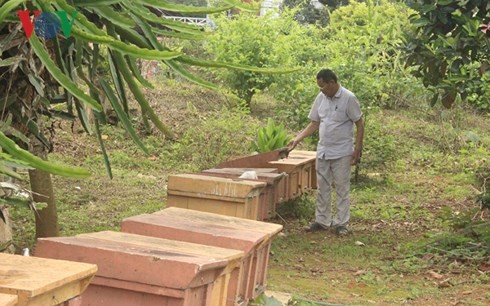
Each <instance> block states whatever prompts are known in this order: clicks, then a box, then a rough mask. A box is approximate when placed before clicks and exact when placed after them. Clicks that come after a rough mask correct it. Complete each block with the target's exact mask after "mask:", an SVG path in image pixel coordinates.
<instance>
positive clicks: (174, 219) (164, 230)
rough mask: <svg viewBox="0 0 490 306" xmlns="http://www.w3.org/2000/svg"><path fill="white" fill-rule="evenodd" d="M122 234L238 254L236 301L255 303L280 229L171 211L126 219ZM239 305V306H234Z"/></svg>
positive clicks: (262, 224) (276, 226) (279, 226)
mask: <svg viewBox="0 0 490 306" xmlns="http://www.w3.org/2000/svg"><path fill="white" fill-rule="evenodd" d="M121 228H122V230H123V231H128V232H132V233H137V234H140V235H148V236H154V237H164V238H167V239H175V240H182V241H187V242H193V243H201V244H206V245H211V246H217V247H223V248H230V249H236V250H241V251H243V252H244V253H245V256H244V266H245V267H246V268H245V269H244V275H243V277H242V278H241V279H240V280H239V283H238V293H239V294H238V297H239V299H238V301H241V302H244V301H247V300H250V299H255V298H256V297H257V296H258V295H259V294H261V293H262V292H263V291H264V289H265V287H266V284H267V282H266V279H267V266H268V263H269V251H270V246H271V243H272V239H273V237H274V236H275V235H276V234H278V233H279V232H280V231H281V229H282V225H279V224H273V223H265V222H260V221H254V220H247V219H242V218H236V217H230V216H223V215H218V214H212V213H206V212H199V211H193V210H188V209H181V208H176V207H170V208H167V209H164V210H161V211H159V212H156V213H154V214H145V215H140V216H135V217H131V218H128V219H125V220H124V221H123V222H122V225H121ZM237 304H240V303H237Z"/></svg>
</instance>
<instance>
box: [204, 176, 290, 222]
mask: <svg viewBox="0 0 490 306" xmlns="http://www.w3.org/2000/svg"><path fill="white" fill-rule="evenodd" d="M261 169H263V168H257V169H254V168H249V169H248V170H245V171H255V172H256V173H257V179H244V180H250V181H259V182H264V183H266V184H267V185H266V187H265V188H264V189H263V194H261V203H260V207H259V211H260V217H259V218H258V220H259V221H262V220H267V219H269V218H273V217H274V216H275V214H276V206H277V205H278V204H279V203H282V202H284V201H285V200H286V198H287V174H286V173H270V172H260V170H261ZM271 169H273V168H271ZM245 171H244V169H243V168H222V169H207V170H203V171H202V174H203V175H209V176H217V177H226V178H231V179H235V180H236V179H238V177H239V176H240V175H242V174H243V172H245Z"/></svg>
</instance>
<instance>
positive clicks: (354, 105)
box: [346, 95, 362, 122]
mask: <svg viewBox="0 0 490 306" xmlns="http://www.w3.org/2000/svg"><path fill="white" fill-rule="evenodd" d="M346 111H347V116H348V117H349V119H350V120H352V121H353V122H357V121H359V119H361V117H362V111H361V106H360V105H359V100H357V97H356V96H354V95H352V96H351V97H349V100H348V101H347V109H346Z"/></svg>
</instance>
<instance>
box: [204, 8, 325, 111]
mask: <svg viewBox="0 0 490 306" xmlns="http://www.w3.org/2000/svg"><path fill="white" fill-rule="evenodd" d="M293 14H294V11H288V10H287V11H284V12H282V14H281V15H280V16H278V17H276V16H274V15H273V14H268V15H266V16H264V17H258V16H256V15H253V14H240V15H238V16H235V17H234V18H233V19H228V18H225V17H224V16H222V17H220V18H217V29H216V31H215V32H214V33H213V35H212V37H211V38H210V39H208V40H207V41H206V48H207V50H208V51H209V53H211V54H213V55H214V56H215V59H216V60H217V61H224V62H230V63H235V64H242V65H249V66H255V67H264V68H265V67H280V66H283V67H295V66H299V67H301V66H302V65H303V64H304V63H305V61H307V60H308V59H309V57H310V55H311V54H308V52H307V51H306V50H312V49H317V47H316V45H315V44H316V43H317V42H316V41H314V39H313V38H312V31H311V30H310V29H311V28H312V27H305V26H303V25H301V24H300V23H298V22H297V21H295V20H294V19H293ZM296 70H298V69H296ZM298 73H299V72H296V73H294V74H290V75H289V77H292V78H294V76H296V75H297V74H298ZM217 78H218V79H219V80H221V81H223V82H224V83H225V84H226V85H227V86H228V87H229V88H231V90H232V91H233V92H234V93H235V94H236V95H237V96H239V97H240V98H241V99H243V100H244V101H245V102H246V104H247V106H250V103H251V101H252V97H253V96H254V94H255V93H257V91H261V90H265V89H267V88H270V87H271V86H272V85H273V84H275V83H277V82H278V81H279V80H282V78H281V76H278V75H264V74H259V73H255V72H253V71H239V70H234V71H232V70H226V71H225V70H220V71H219V72H218V73H217Z"/></svg>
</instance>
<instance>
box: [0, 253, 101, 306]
mask: <svg viewBox="0 0 490 306" xmlns="http://www.w3.org/2000/svg"><path fill="white" fill-rule="evenodd" d="M96 271H97V266H96V265H93V264H86V263H79V262H71V261H66V260H53V259H45V258H37V257H29V256H20V255H11V254H4V253H0V294H3V295H7V294H10V295H14V296H16V303H15V304H8V303H7V304H4V305H18V306H51V305H63V306H75V305H79V299H78V297H79V296H80V294H82V292H83V291H84V290H85V289H86V288H87V286H88V284H89V283H90V280H91V279H92V278H93V277H94V275H95V272H96ZM5 299H6V297H5V296H4V300H5ZM0 300H1V298H0ZM9 300H10V302H9V303H13V302H12V298H11V297H10V299H9Z"/></svg>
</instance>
